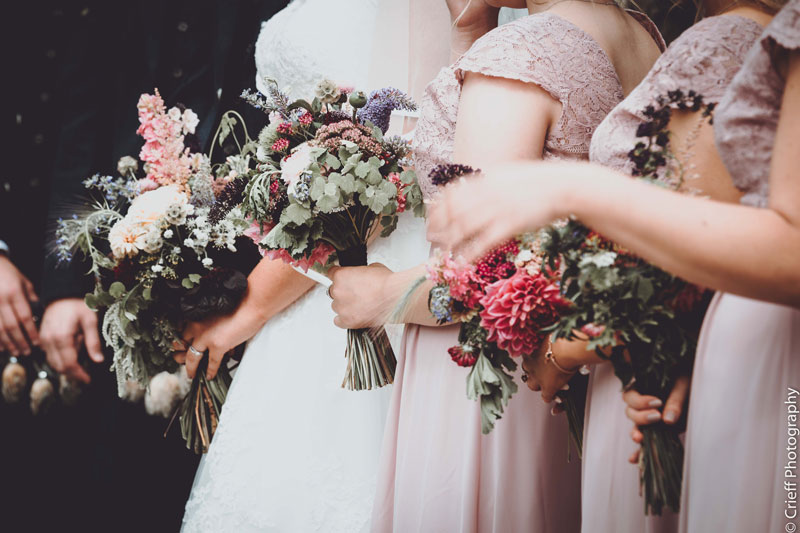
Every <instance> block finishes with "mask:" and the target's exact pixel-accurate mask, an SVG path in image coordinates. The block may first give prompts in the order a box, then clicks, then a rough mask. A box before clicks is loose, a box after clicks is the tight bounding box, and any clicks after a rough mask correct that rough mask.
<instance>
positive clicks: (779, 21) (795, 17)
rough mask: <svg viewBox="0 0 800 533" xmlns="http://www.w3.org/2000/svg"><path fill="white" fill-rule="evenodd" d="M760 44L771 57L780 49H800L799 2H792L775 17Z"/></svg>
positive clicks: (797, 0)
mask: <svg viewBox="0 0 800 533" xmlns="http://www.w3.org/2000/svg"><path fill="white" fill-rule="evenodd" d="M762 44H763V45H764V48H765V49H766V50H767V52H768V53H769V54H770V55H773V56H774V54H775V53H777V52H778V50H780V49H783V50H797V49H799V48H800V0H792V1H791V2H789V3H788V4H786V5H785V6H783V9H781V10H780V11H779V12H778V14H777V15H775V18H774V19H772V22H770V24H769V26H767V29H766V30H764V35H763V41H762Z"/></svg>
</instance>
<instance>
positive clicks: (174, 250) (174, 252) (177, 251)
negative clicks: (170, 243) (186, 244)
mask: <svg viewBox="0 0 800 533" xmlns="http://www.w3.org/2000/svg"><path fill="white" fill-rule="evenodd" d="M172 255H181V249H180V247H178V246H175V247H174V248H172Z"/></svg>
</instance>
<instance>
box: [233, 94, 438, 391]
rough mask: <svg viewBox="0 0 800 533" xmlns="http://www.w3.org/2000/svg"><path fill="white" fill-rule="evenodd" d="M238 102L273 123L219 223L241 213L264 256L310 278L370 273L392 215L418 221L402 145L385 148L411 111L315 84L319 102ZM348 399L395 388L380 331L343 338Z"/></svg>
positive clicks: (393, 101) (250, 97)
mask: <svg viewBox="0 0 800 533" xmlns="http://www.w3.org/2000/svg"><path fill="white" fill-rule="evenodd" d="M243 98H245V99H246V100H247V101H249V102H250V103H251V104H253V105H254V106H256V107H257V108H259V109H262V110H263V111H264V112H266V113H268V114H269V116H270V124H269V126H267V127H266V128H264V129H263V130H262V131H261V133H260V134H259V136H258V141H257V142H256V145H257V148H256V150H255V155H256V160H257V165H256V168H255V170H254V171H252V172H250V173H249V174H248V175H247V176H241V177H239V178H238V179H236V180H234V181H233V182H232V183H231V184H230V185H229V186H228V187H227V189H226V190H225V191H224V193H223V194H224V199H223V201H222V202H220V210H219V213H220V214H221V213H224V212H225V209H227V208H229V207H230V206H233V205H238V204H239V203H241V206H242V210H243V211H244V212H245V214H246V215H247V216H249V217H250V218H251V219H252V220H253V221H254V222H255V225H256V228H255V230H256V231H255V233H258V234H259V236H258V237H257V239H258V241H259V244H260V246H261V247H262V248H263V249H264V250H265V254H266V255H267V256H269V257H271V258H281V259H283V260H284V261H287V262H289V263H291V264H293V265H295V266H297V267H300V268H302V269H303V270H307V269H308V268H310V267H313V266H315V265H316V266H325V265H327V264H330V263H332V262H333V261H334V259H338V262H339V264H340V265H342V266H359V265H366V264H367V243H368V242H369V241H370V240H371V239H372V238H373V236H375V235H377V233H378V232H379V233H380V236H382V237H386V236H388V235H389V234H391V233H392V231H394V229H395V228H396V226H397V222H398V215H399V213H402V212H403V211H405V210H413V211H414V213H415V214H417V215H418V216H421V215H422V193H421V191H420V189H419V185H418V184H417V180H416V176H415V174H414V172H413V171H411V170H405V169H404V168H403V167H404V166H405V158H406V156H407V155H408V154H409V147H408V144H407V142H406V141H404V140H402V139H400V138H385V137H384V136H383V134H384V132H385V131H386V129H387V128H388V125H389V114H390V113H391V112H392V110H394V109H398V108H402V109H414V104H413V102H412V101H411V100H410V98H409V97H408V96H406V95H405V94H403V93H402V92H400V91H398V90H396V89H391V88H387V89H381V90H379V91H375V92H373V93H371V94H370V95H369V96H368V97H367V96H366V95H365V94H364V93H363V92H357V91H353V90H352V89H349V88H341V87H338V86H337V85H335V84H334V83H332V82H330V81H327V80H322V81H321V82H320V83H319V84H318V85H317V93H316V96H315V97H314V98H313V100H311V101H310V102H309V101H307V100H296V101H289V99H288V97H287V96H286V95H285V94H284V93H283V92H281V91H280V90H279V89H278V87H277V86H275V85H273V86H272V87H271V90H270V91H269V94H267V95H263V94H260V93H259V94H254V93H250V92H247V91H246V92H245V93H244V94H243ZM347 339H348V342H347V350H346V354H345V355H346V357H347V362H348V364H347V371H346V375H345V378H344V382H343V384H342V386H343V387H346V388H348V389H351V390H363V389H372V388H373V387H381V386H383V385H386V384H388V383H392V381H393V379H394V370H395V366H396V360H395V356H394V353H393V352H392V348H391V345H390V344H389V339H388V337H387V336H386V332H385V331H384V329H383V327H381V328H378V329H375V330H373V329H358V330H348V332H347Z"/></svg>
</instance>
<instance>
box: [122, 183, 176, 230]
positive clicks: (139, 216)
mask: <svg viewBox="0 0 800 533" xmlns="http://www.w3.org/2000/svg"><path fill="white" fill-rule="evenodd" d="M187 203H189V197H188V196H187V195H186V194H185V193H183V192H181V191H180V190H179V189H178V187H177V186H175V185H167V186H164V187H159V188H158V189H155V190H153V191H147V192H145V193H143V194H141V195H139V196H137V197H136V198H134V200H133V202H131V206H130V208H129V209H128V214H127V215H126V216H125V218H127V219H129V220H130V221H131V222H135V223H137V224H152V223H153V222H155V221H156V220H158V219H159V218H161V217H163V216H164V215H165V214H166V213H167V210H168V209H169V208H170V207H172V206H173V205H176V204H177V205H185V204H187Z"/></svg>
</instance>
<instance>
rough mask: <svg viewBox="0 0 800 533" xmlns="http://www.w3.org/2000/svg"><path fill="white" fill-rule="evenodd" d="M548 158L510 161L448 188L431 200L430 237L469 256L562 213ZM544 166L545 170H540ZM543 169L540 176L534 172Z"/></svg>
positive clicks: (429, 208) (436, 242) (438, 243)
mask: <svg viewBox="0 0 800 533" xmlns="http://www.w3.org/2000/svg"><path fill="white" fill-rule="evenodd" d="M557 168H558V166H557V165H554V164H547V163H510V164H505V165H501V166H497V167H494V168H492V169H488V170H487V171H485V172H484V173H483V174H481V175H480V176H474V177H471V178H465V179H463V180H461V181H460V183H456V184H451V185H448V186H446V187H445V188H444V190H443V191H442V194H441V195H440V196H439V197H438V198H436V200H435V201H434V202H432V203H431V204H430V205H429V206H428V240H429V241H431V242H432V243H434V244H436V245H439V246H441V247H443V248H445V249H449V250H452V251H453V252H454V253H456V254H461V255H463V256H464V257H465V258H466V259H467V260H468V261H471V260H474V259H476V258H478V257H480V256H481V255H483V254H484V253H486V252H487V251H489V250H491V249H492V248H494V247H495V246H497V245H498V244H500V243H502V242H504V241H506V240H508V239H510V238H511V237H513V236H515V235H518V234H520V233H522V232H524V231H526V230H529V229H537V228H539V227H541V226H543V225H545V224H547V223H549V222H551V221H552V220H554V219H556V218H558V216H559V210H558V209H557V205H558V204H559V195H560V194H561V193H562V189H563V187H562V186H560V185H559V184H558V182H559V181H560V180H558V179H557V178H554V177H552V172H548V170H552V169H557ZM540 170H541V172H539V171H540ZM534 172H536V174H542V175H543V176H545V175H546V176H547V177H546V178H545V177H542V178H538V177H536V176H534V175H533V173H534Z"/></svg>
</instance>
